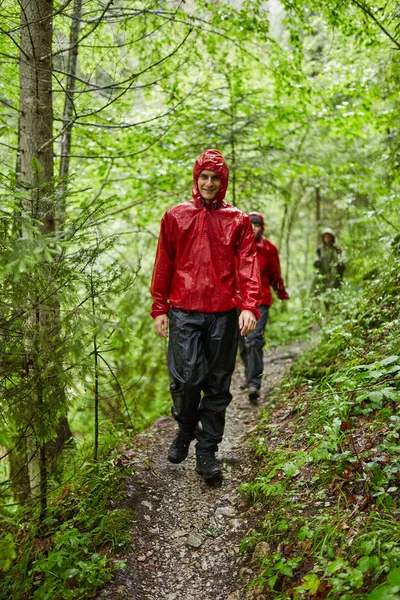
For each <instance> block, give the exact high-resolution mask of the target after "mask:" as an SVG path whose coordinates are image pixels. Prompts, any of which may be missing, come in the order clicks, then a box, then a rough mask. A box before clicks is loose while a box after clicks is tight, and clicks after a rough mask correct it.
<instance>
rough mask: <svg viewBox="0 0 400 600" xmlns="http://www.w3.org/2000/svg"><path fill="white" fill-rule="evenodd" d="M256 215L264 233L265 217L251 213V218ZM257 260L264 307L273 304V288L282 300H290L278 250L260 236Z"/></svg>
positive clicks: (257, 245)
mask: <svg viewBox="0 0 400 600" xmlns="http://www.w3.org/2000/svg"><path fill="white" fill-rule="evenodd" d="M252 215H255V216H257V217H259V218H260V219H261V221H262V226H261V227H262V230H261V231H262V232H263V231H264V217H263V215H262V214H261V213H258V212H251V213H249V216H250V217H251V216H252ZM256 248H257V258H258V263H259V265H260V274H261V302H260V304H262V305H267V306H271V304H272V303H273V300H272V294H271V287H272V288H273V289H274V290H275V292H276V295H277V296H278V298H279V299H280V300H288V299H289V294H288V293H287V291H286V289H285V284H284V282H283V279H282V277H281V267H280V263H279V254H278V248H277V247H276V246H274V244H273V243H272V242H270V241H269V240H267V238H265V237H263V236H262V235H259V236H258V237H257V238H256Z"/></svg>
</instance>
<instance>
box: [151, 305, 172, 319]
mask: <svg viewBox="0 0 400 600" xmlns="http://www.w3.org/2000/svg"><path fill="white" fill-rule="evenodd" d="M168 313H169V306H168V307H167V308H155V309H154V310H152V311H151V313H150V316H151V317H153V319H155V318H156V317H159V316H160V315H167V314H168Z"/></svg>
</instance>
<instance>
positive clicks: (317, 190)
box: [315, 187, 321, 244]
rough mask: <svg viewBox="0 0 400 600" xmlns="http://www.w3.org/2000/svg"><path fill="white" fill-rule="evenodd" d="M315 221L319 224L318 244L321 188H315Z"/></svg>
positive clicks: (318, 227) (318, 226)
mask: <svg viewBox="0 0 400 600" xmlns="http://www.w3.org/2000/svg"><path fill="white" fill-rule="evenodd" d="M315 221H316V224H317V244H318V243H319V229H320V227H321V190H320V188H319V187H316V188H315Z"/></svg>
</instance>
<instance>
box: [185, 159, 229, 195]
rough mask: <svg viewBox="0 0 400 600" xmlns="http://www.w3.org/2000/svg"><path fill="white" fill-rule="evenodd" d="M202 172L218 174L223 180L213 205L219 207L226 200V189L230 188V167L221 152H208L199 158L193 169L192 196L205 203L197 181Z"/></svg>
mask: <svg viewBox="0 0 400 600" xmlns="http://www.w3.org/2000/svg"><path fill="white" fill-rule="evenodd" d="M202 171H213V172H214V173H218V175H219V176H220V178H221V187H220V188H219V190H218V193H217V194H216V196H215V198H214V200H213V203H214V202H216V203H217V204H218V205H220V204H222V202H223V199H224V198H225V194H226V189H227V187H228V179H229V169H228V165H227V164H226V162H225V159H224V157H223V156H222V154H221V152H219V150H206V151H205V152H203V154H201V155H200V156H199V158H198V159H197V160H196V162H195V163H194V167H193V181H194V183H193V188H192V196H193V198H194V200H196V201H200V202H203V198H202V196H201V194H200V192H199V188H198V187H197V181H198V179H199V175H200V173H201V172H202Z"/></svg>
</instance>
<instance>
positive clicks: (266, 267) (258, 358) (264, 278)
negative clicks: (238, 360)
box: [239, 212, 289, 402]
mask: <svg viewBox="0 0 400 600" xmlns="http://www.w3.org/2000/svg"><path fill="white" fill-rule="evenodd" d="M249 217H250V221H251V224H252V226H253V230H254V239H255V242H256V248H257V258H258V262H259V265H260V274H261V304H260V306H259V307H258V308H259V310H260V318H259V320H258V321H257V326H256V328H255V330H254V331H253V332H251V333H249V334H248V335H247V336H246V337H245V338H241V339H240V341H239V347H240V356H241V357H242V360H243V362H244V365H245V375H246V380H247V386H248V392H249V400H250V401H251V402H257V400H258V398H259V396H260V387H261V377H262V373H263V347H264V344H265V339H264V331H265V326H266V324H267V321H268V312H269V307H270V306H271V304H272V302H273V300H272V294H271V287H273V289H274V290H275V292H276V294H277V296H278V298H279V299H280V300H288V299H289V294H288V293H287V291H286V289H285V284H284V283H283V279H282V277H281V268H280V264H279V254H278V248H277V247H276V246H274V244H273V243H272V242H270V241H269V240H267V238H265V237H264V236H263V231H264V217H263V215H262V214H261V213H258V212H250V213H249Z"/></svg>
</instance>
